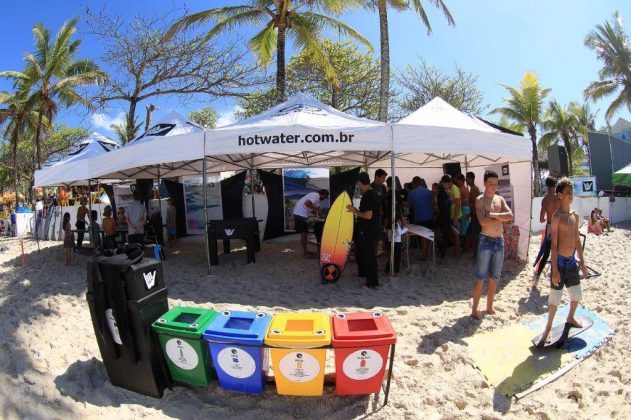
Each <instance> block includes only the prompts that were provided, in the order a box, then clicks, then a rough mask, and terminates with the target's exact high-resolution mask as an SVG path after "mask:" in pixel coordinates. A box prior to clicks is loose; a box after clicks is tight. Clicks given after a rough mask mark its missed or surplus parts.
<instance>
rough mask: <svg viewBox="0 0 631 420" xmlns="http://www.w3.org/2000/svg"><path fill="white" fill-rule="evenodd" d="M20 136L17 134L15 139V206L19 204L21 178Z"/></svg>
mask: <svg viewBox="0 0 631 420" xmlns="http://www.w3.org/2000/svg"><path fill="white" fill-rule="evenodd" d="M19 139H20V137H19V135H16V136H15V138H14V139H13V172H14V174H13V177H14V178H15V179H14V180H13V181H14V182H15V207H17V206H18V187H19V183H20V181H19V179H20V174H19V172H18V141H19Z"/></svg>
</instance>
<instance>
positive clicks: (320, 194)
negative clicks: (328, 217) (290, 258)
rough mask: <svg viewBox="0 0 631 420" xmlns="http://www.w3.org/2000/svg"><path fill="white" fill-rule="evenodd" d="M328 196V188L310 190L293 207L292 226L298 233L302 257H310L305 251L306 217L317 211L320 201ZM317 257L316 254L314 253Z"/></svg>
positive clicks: (307, 228) (315, 256)
mask: <svg viewBox="0 0 631 420" xmlns="http://www.w3.org/2000/svg"><path fill="white" fill-rule="evenodd" d="M327 198H329V190H326V189H322V190H320V191H317V192H315V191H314V192H310V193H308V194H306V195H305V196H304V197H302V198H301V199H300V200H298V202H297V203H296V206H295V207H294V228H295V229H296V232H298V233H300V244H301V245H302V256H303V258H310V257H311V254H309V252H308V251H307V234H308V230H309V227H308V225H307V219H308V218H309V214H310V213H311V212H312V211H313V212H314V213H317V212H318V210H320V202H321V201H323V200H326V199H327ZM314 258H317V255H314Z"/></svg>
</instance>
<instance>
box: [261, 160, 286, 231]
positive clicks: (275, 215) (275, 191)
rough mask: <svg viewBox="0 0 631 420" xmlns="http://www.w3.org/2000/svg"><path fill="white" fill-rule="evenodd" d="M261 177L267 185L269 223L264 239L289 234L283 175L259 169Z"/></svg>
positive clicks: (266, 226)
mask: <svg viewBox="0 0 631 420" xmlns="http://www.w3.org/2000/svg"><path fill="white" fill-rule="evenodd" d="M258 174H259V177H260V178H261V181H262V182H263V185H264V186H265V194H266V195H267V224H266V225H265V235H264V236H263V240H266V239H272V238H277V237H279V236H284V235H287V233H285V229H284V226H285V218H284V215H283V212H284V210H283V209H284V206H283V176H282V175H276V174H273V173H271V172H266V171H263V170H261V169H259V170H258Z"/></svg>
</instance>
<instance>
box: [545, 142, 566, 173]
mask: <svg viewBox="0 0 631 420" xmlns="http://www.w3.org/2000/svg"><path fill="white" fill-rule="evenodd" d="M567 162H568V161H567V152H566V151H565V147H563V146H559V145H557V144H554V145H552V146H550V147H548V169H549V170H550V173H551V174H552V175H555V176H557V177H560V176H568V175H569V174H570V171H569V169H568V163H567Z"/></svg>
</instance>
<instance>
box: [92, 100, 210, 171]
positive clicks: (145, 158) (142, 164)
mask: <svg viewBox="0 0 631 420" xmlns="http://www.w3.org/2000/svg"><path fill="white" fill-rule="evenodd" d="M203 150H204V130H203V129H202V128H201V127H199V126H197V125H195V124H193V123H191V122H190V121H187V120H186V118H184V117H183V116H182V115H180V114H178V113H177V112H171V113H169V114H168V115H167V116H166V117H165V118H163V119H162V120H160V121H159V122H158V123H157V124H155V125H154V126H153V127H151V128H150V129H149V130H147V131H146V132H145V133H143V134H142V135H140V136H139V137H137V138H135V139H134V140H132V141H130V142H129V143H127V144H126V145H125V146H123V147H121V148H120V149H118V150H116V151H114V152H113V153H112V154H111V155H108V156H104V157H103V158H96V159H92V160H91V161H90V167H91V168H90V172H91V173H92V177H93V178H118V179H141V178H160V177H175V176H185V175H199V174H200V173H201V171H202V164H201V162H202V156H203Z"/></svg>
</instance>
